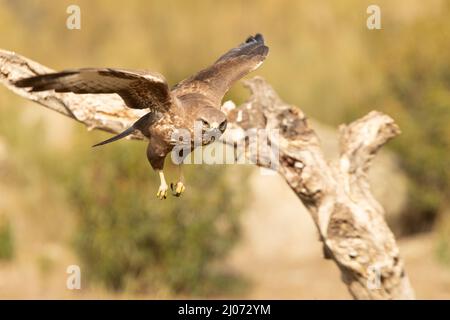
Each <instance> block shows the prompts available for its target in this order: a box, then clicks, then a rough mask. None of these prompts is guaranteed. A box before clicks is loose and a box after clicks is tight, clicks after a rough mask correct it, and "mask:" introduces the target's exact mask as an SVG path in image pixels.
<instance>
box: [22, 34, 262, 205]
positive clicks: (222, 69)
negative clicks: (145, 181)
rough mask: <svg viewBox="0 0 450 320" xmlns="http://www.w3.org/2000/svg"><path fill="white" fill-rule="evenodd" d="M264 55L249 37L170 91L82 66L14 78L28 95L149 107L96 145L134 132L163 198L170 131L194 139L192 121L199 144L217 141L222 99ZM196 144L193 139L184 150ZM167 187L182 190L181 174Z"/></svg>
mask: <svg viewBox="0 0 450 320" xmlns="http://www.w3.org/2000/svg"><path fill="white" fill-rule="evenodd" d="M268 51H269V48H268V47H267V46H265V44H264V38H263V36H262V35H261V34H256V35H255V36H250V37H249V38H247V40H246V41H245V42H244V43H242V44H240V45H239V46H238V47H236V48H233V49H231V50H230V51H228V52H227V53H225V54H224V55H222V56H221V57H220V58H219V59H218V60H217V61H216V62H215V63H214V64H213V65H211V66H210V67H208V68H206V69H203V70H201V71H200V72H198V73H197V74H195V75H193V76H191V77H189V78H187V79H185V80H183V81H181V82H179V83H178V84H176V85H175V86H174V87H173V88H172V89H170V88H169V86H168V84H167V82H166V80H165V79H164V77H163V76H162V75H160V74H158V73H154V72H148V71H135V70H133V71H132V70H124V69H111V68H102V69H101V68H83V69H78V70H66V71H61V72H57V73H50V74H43V75H38V76H33V77H30V78H25V79H21V80H18V81H17V82H16V83H15V85H16V86H18V87H30V88H31V91H44V90H55V91H56V92H74V93H116V94H118V95H119V96H120V97H121V98H122V99H123V100H124V102H125V104H126V105H127V106H128V107H129V108H133V109H149V112H148V113H147V114H146V115H144V116H143V117H141V118H140V119H139V120H138V121H136V122H135V123H134V124H133V125H132V126H131V127H130V128H128V129H127V130H125V131H123V132H122V133H120V134H118V135H116V136H114V137H112V138H110V139H108V140H106V141H103V142H100V143H98V144H96V145H95V146H99V145H104V144H107V143H110V142H113V141H116V140H119V139H121V138H124V137H126V136H128V135H130V134H132V133H133V132H134V131H135V130H139V131H140V132H141V133H142V134H143V135H144V136H145V137H147V138H148V140H149V143H148V147H147V158H148V160H149V162H150V164H151V166H152V167H153V169H154V170H156V171H157V172H158V173H159V177H160V180H161V184H160V187H159V189H158V192H157V194H156V196H157V197H158V198H159V199H165V198H166V197H167V193H168V185H167V183H166V179H165V177H164V172H163V167H164V159H165V158H166V156H167V155H168V154H169V153H170V152H171V151H172V150H173V148H174V146H175V144H176V142H175V141H173V134H174V133H175V131H176V130H179V129H184V130H188V132H189V133H190V136H191V137H194V127H195V123H199V124H200V125H201V131H202V137H201V139H202V141H201V144H203V145H206V144H209V143H211V142H213V141H214V140H215V139H217V138H218V137H220V135H222V133H223V132H224V131H225V129H226V126H227V118H226V115H225V114H224V113H223V112H222V111H220V107H221V101H222V98H223V96H224V95H225V93H226V92H227V91H228V90H229V89H230V87H231V86H232V85H233V84H234V83H235V82H236V81H237V80H239V79H241V78H242V77H244V76H245V75H247V74H248V73H249V72H251V71H253V70H255V69H256V68H258V67H259V66H260V65H261V64H262V62H263V61H264V59H265V58H266V56H267V53H268ZM195 146H196V144H195V143H194V140H193V139H192V140H191V141H190V147H189V150H188V152H191V151H192V150H193V149H194V148H195ZM183 156H184V157H185V156H187V154H185V155H183ZM171 189H172V191H173V194H174V195H175V196H180V195H181V194H182V193H183V192H184V190H185V186H184V182H183V175H182V173H181V172H180V177H179V180H178V182H177V183H176V184H171Z"/></svg>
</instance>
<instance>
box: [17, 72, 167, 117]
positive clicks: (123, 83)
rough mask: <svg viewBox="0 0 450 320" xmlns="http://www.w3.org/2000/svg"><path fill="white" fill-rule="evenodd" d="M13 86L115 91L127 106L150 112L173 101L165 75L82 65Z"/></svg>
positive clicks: (89, 91) (158, 109)
mask: <svg viewBox="0 0 450 320" xmlns="http://www.w3.org/2000/svg"><path fill="white" fill-rule="evenodd" d="M15 85H16V86H18V87H30V88H31V91H44V90H52V89H53V90H55V91H56V92H74V93H117V94H118V95H119V96H120V97H121V98H122V99H123V100H124V101H125V104H126V105H127V106H128V107H130V108H134V109H147V108H148V109H150V110H151V111H160V112H165V111H167V110H168V109H169V108H170V106H171V103H172V99H171V95H170V89H169V87H168V85H167V82H166V80H165V79H164V77H163V76H162V75H160V74H158V73H153V72H147V71H137V70H135V71H132V70H124V69H112V68H102V69H100V68H84V69H76V70H66V71H62V72H57V73H49V74H42V75H37V76H34V77H30V78H25V79H21V80H18V81H17V82H16V83H15Z"/></svg>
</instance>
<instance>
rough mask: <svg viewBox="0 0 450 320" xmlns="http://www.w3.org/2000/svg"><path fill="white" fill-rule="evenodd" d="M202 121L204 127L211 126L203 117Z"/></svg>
mask: <svg viewBox="0 0 450 320" xmlns="http://www.w3.org/2000/svg"><path fill="white" fill-rule="evenodd" d="M200 121H201V122H202V125H203V126H204V127H209V123H208V121H206V120H203V119H200Z"/></svg>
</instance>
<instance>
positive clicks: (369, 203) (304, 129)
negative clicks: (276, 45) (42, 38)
mask: <svg viewBox="0 0 450 320" xmlns="http://www.w3.org/2000/svg"><path fill="white" fill-rule="evenodd" d="M51 71H52V70H51V69H49V68H47V67H44V66H42V65H40V64H38V63H36V62H34V61H32V60H29V59H27V58H25V57H22V56H19V55H17V54H15V53H12V52H9V51H5V50H0V81H1V82H2V83H3V84H4V85H5V86H6V87H7V88H9V89H10V90H12V91H13V92H15V93H16V94H18V95H20V96H22V97H24V98H26V99H29V100H32V101H35V102H37V103H39V104H41V105H43V106H45V107H47V108H49V109H51V110H54V111H57V112H59V113H62V114H64V115H66V116H68V117H71V118H73V119H75V120H77V121H79V122H81V123H83V124H85V125H86V126H87V128H88V129H89V130H91V129H100V130H105V131H108V132H112V133H118V132H121V131H122V130H124V129H126V128H128V127H129V126H130V125H131V124H132V123H133V122H134V121H136V120H137V119H138V118H139V117H140V116H141V115H143V114H144V113H145V111H142V110H132V109H129V108H126V107H125V105H124V103H123V101H122V100H121V99H120V97H118V96H117V95H90V94H86V95H76V94H72V93H55V92H53V91H45V92H36V93H32V92H28V91H27V90H25V89H22V88H17V87H15V86H14V85H13V81H14V80H17V79H21V78H23V77H26V76H31V75H35V74H41V73H47V72H51ZM246 85H247V86H248V88H249V89H250V91H251V97H250V99H249V100H248V101H247V102H246V103H244V104H243V105H242V106H240V107H238V108H236V107H235V105H234V104H233V103H232V102H228V103H226V104H225V105H224V110H225V111H226V112H227V113H228V117H229V123H230V125H229V127H230V128H231V129H234V130H227V132H226V134H225V135H224V137H223V141H224V142H225V143H228V144H231V145H233V146H234V147H235V148H236V149H239V150H242V149H241V147H242V146H244V150H251V149H252V148H253V150H255V149H257V150H258V151H259V152H258V153H257V156H255V155H254V153H252V152H246V153H245V156H247V157H249V158H251V160H252V161H253V162H255V164H257V165H259V166H261V167H269V161H268V160H269V159H271V151H272V150H273V149H274V148H275V149H276V150H278V154H277V159H279V161H277V162H276V163H273V162H272V163H271V165H270V168H271V169H274V170H276V171H277V172H278V173H279V174H280V175H281V176H283V177H284V179H285V180H286V182H287V184H288V185H289V186H290V188H291V189H292V190H293V191H294V192H295V194H296V195H297V196H298V197H299V199H300V200H301V201H302V202H303V204H304V205H305V206H306V207H307V208H308V210H309V212H310V213H311V217H312V218H313V220H314V222H315V224H316V226H317V229H318V232H319V235H320V240H321V241H322V243H323V249H324V256H325V258H327V259H332V260H333V261H334V262H335V263H336V264H337V266H338V267H339V269H340V270H341V274H342V280H343V281H344V283H345V284H346V285H347V287H348V289H349V291H350V293H351V294H352V296H353V297H354V298H357V299H413V298H414V292H413V289H412V287H411V285H410V282H409V279H408V277H407V275H406V272H405V269H404V264H403V260H402V259H401V257H400V254H399V249H398V246H397V244H396V241H395V238H394V236H393V234H392V232H391V231H390V229H389V227H388V226H387V224H386V221H385V219H384V209H383V207H382V206H381V205H380V204H379V203H378V202H377V200H376V199H375V198H374V197H373V195H372V193H371V191H370V186H369V183H368V179H367V171H368V169H369V166H370V163H371V161H372V159H373V158H374V156H375V154H376V152H377V151H378V149H379V148H380V147H381V146H382V145H383V144H385V143H386V142H387V141H388V140H390V139H392V138H393V137H395V136H396V135H398V134H399V133H400V130H399V128H398V126H397V125H396V124H395V122H394V120H393V119H392V118H390V117H389V116H387V115H385V114H383V113H381V112H377V111H372V112H370V113H369V114H367V115H366V116H364V117H363V118H361V119H358V120H356V121H354V122H352V123H350V124H349V125H342V126H341V127H340V157H339V159H334V160H332V161H327V159H325V157H324V155H323V152H322V150H321V148H320V142H319V139H318V137H317V136H316V134H315V132H314V130H313V129H312V128H311V127H310V126H309V124H308V121H307V118H306V116H305V115H304V113H303V112H302V111H301V110H300V109H299V108H297V107H295V106H292V105H290V104H287V103H285V102H283V101H282V100H281V99H280V98H279V97H278V95H277V94H276V92H275V91H274V90H273V88H272V87H271V86H270V85H269V84H268V83H267V82H265V80H263V79H262V78H258V77H256V78H253V79H251V80H249V81H246ZM251 128H256V129H262V130H263V131H265V132H266V134H267V140H268V142H269V143H268V146H260V145H256V146H255V145H252V143H253V142H252V140H251V139H250V140H249V139H245V135H244V134H236V132H237V133H239V131H242V132H244V130H248V129H251ZM275 132H276V133H277V134H276V136H275ZM131 138H133V139H143V137H142V136H140V135H138V134H136V135H133V136H131ZM272 160H273V159H272Z"/></svg>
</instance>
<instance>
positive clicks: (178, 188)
mask: <svg viewBox="0 0 450 320" xmlns="http://www.w3.org/2000/svg"><path fill="white" fill-rule="evenodd" d="M178 173H179V178H178V182H177V183H176V184H173V183H171V184H170V189H172V194H173V195H174V196H175V197H179V196H181V194H182V193H183V192H184V190H186V187H185V186H184V176H183V169H182V168H181V164H180V165H178Z"/></svg>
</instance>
